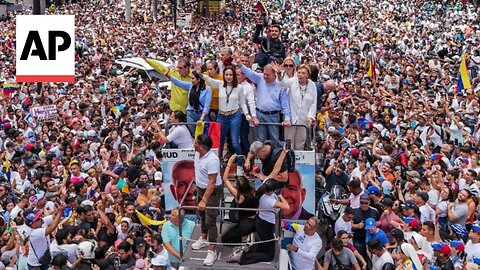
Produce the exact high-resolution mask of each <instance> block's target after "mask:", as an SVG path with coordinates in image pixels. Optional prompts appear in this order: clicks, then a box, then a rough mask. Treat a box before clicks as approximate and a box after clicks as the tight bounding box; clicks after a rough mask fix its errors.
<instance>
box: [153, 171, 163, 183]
mask: <svg viewBox="0 0 480 270" xmlns="http://www.w3.org/2000/svg"><path fill="white" fill-rule="evenodd" d="M153 179H154V180H155V181H157V180H160V181H162V180H163V173H162V172H156V173H155V175H154V176H153Z"/></svg>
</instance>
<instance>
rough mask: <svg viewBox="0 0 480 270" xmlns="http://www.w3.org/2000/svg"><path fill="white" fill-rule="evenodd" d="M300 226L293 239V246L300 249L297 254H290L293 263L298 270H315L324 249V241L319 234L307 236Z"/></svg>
mask: <svg viewBox="0 0 480 270" xmlns="http://www.w3.org/2000/svg"><path fill="white" fill-rule="evenodd" d="M303 228H304V226H300V228H298V230H297V231H296V233H295V236H294V237H293V244H294V245H295V246H297V247H298V251H297V252H290V258H291V263H292V265H293V268H294V269H296V270H312V269H315V259H316V258H317V254H318V252H319V251H320V250H321V249H322V239H320V236H319V235H318V233H315V234H314V235H311V236H310V235H307V234H305V232H304V231H303Z"/></svg>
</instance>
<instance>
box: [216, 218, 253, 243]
mask: <svg viewBox="0 0 480 270" xmlns="http://www.w3.org/2000/svg"><path fill="white" fill-rule="evenodd" d="M254 231H255V219H254V218H248V217H244V218H242V219H240V220H239V221H238V223H237V225H235V227H233V228H231V229H230V230H228V231H226V232H225V233H224V234H223V236H222V243H241V242H242V238H243V237H244V236H246V235H249V234H250V233H252V232H254Z"/></svg>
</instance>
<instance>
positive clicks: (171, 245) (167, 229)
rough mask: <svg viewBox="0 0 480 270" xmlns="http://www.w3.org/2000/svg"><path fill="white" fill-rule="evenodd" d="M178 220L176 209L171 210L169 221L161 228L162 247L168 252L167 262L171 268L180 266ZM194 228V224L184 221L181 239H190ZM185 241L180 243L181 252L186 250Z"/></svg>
mask: <svg viewBox="0 0 480 270" xmlns="http://www.w3.org/2000/svg"><path fill="white" fill-rule="evenodd" d="M179 225H180V219H179V217H178V208H174V209H172V212H171V214H170V220H169V221H167V222H165V224H164V225H163V227H162V240H163V246H164V247H165V249H166V250H167V251H168V260H169V261H170V264H171V265H172V266H174V267H175V266H176V268H178V266H179V265H180V239H179V237H180V233H179V232H180V229H179ZM194 228H195V222H193V221H191V220H188V219H184V220H183V223H182V237H183V238H184V239H190V237H191V236H192V233H193V229H194ZM187 243H188V242H187V241H185V240H184V241H183V242H182V247H183V251H184V252H185V250H186V248H187Z"/></svg>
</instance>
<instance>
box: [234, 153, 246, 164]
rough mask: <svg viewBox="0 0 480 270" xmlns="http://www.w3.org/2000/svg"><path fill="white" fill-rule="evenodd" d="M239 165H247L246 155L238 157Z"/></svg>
mask: <svg viewBox="0 0 480 270" xmlns="http://www.w3.org/2000/svg"><path fill="white" fill-rule="evenodd" d="M236 161H237V165H238V166H243V165H244V164H245V156H244V155H237V159H236Z"/></svg>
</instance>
